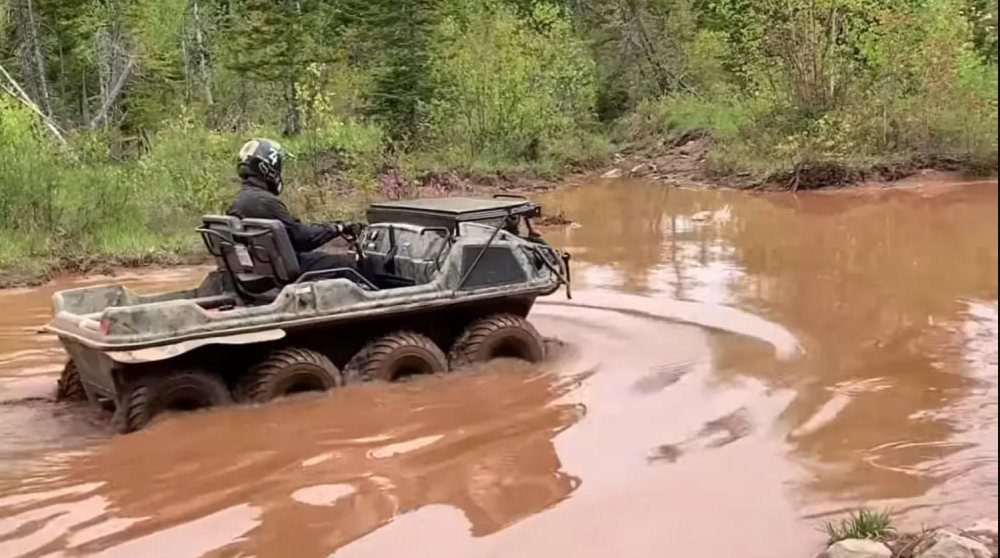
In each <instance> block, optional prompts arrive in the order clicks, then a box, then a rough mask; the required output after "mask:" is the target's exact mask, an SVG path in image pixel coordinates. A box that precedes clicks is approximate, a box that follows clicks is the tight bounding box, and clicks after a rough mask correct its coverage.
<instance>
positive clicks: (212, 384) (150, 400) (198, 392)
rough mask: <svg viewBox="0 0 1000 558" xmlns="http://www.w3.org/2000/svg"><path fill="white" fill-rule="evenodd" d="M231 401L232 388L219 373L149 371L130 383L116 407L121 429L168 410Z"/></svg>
mask: <svg viewBox="0 0 1000 558" xmlns="http://www.w3.org/2000/svg"><path fill="white" fill-rule="evenodd" d="M231 402H232V398H231V397H230V395H229V388H227V387H226V383H225V382H224V381H222V378H220V377H219V376H218V375H216V374H213V373H211V372H207V371H204V370H198V369H192V370H177V371H174V372H163V373H158V372H150V373H147V374H145V375H143V376H140V377H138V378H136V379H134V380H132V381H130V382H128V383H127V385H126V386H125V388H124V389H123V390H122V394H121V396H120V399H119V401H118V405H117V407H116V409H115V416H114V422H115V427H116V429H117V430H118V432H120V433H122V434H127V433H129V432H135V431H136V430H140V429H142V428H143V427H145V426H146V425H147V424H149V423H150V421H152V420H153V418H155V417H156V416H157V415H159V414H161V413H163V412H165V411H187V410H195V409H201V408H207V407H216V406H219V405H226V404H228V403H231Z"/></svg>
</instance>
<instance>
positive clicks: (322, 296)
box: [46, 198, 569, 431]
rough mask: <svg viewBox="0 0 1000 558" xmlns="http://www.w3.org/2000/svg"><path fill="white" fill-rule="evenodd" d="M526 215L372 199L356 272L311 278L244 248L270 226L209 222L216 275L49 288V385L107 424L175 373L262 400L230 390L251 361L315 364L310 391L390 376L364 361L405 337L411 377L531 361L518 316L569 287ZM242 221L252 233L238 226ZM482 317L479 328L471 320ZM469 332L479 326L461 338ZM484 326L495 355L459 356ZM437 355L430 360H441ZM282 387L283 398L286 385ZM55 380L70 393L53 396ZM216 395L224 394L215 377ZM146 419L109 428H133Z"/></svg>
mask: <svg viewBox="0 0 1000 558" xmlns="http://www.w3.org/2000/svg"><path fill="white" fill-rule="evenodd" d="M538 213H539V208H538V206H537V205H535V204H532V203H530V202H527V201H524V200H506V199H504V200H472V199H462V198H443V199H433V200H413V201H409V202H387V203H384V204H375V205H373V206H372V207H371V208H370V209H369V212H368V218H369V223H370V225H369V227H368V228H367V229H366V230H365V232H364V234H363V235H362V237H361V238H359V239H358V240H359V242H358V243H356V244H355V247H356V249H357V251H358V254H359V264H358V269H359V270H360V273H354V272H353V271H351V270H348V269H344V270H339V273H338V272H337V270H333V273H332V275H330V276H323V275H322V274H321V275H320V276H316V277H308V276H309V275H310V274H309V273H306V274H299V273H297V269H296V270H292V275H288V274H287V273H285V271H287V270H282V269H279V268H281V266H280V265H277V266H276V265H275V264H274V261H278V262H279V263H280V260H281V250H280V249H274V246H275V245H276V244H267V243H265V244H266V246H265V249H260V246H258V245H255V244H254V243H255V242H259V239H260V238H270V237H271V236H273V235H272V233H277V234H278V235H279V236H280V235H282V234H283V229H280V227H276V226H275V225H274V223H268V222H264V221H262V220H251V219H248V220H244V221H242V222H240V221H239V220H238V219H235V218H231V217H221V216H218V217H213V216H206V218H205V227H203V228H201V229H199V232H201V233H202V235H203V238H205V242H206V246H207V247H208V249H209V251H210V252H211V253H212V254H213V255H215V256H216V258H217V261H218V264H219V269H218V270H216V271H212V272H210V273H209V274H208V275H207V276H206V277H205V278H204V280H203V281H202V282H201V284H200V285H199V286H197V287H196V288H193V289H189V290H182V291H176V292H169V293H163V294H153V295H139V294H136V293H134V292H132V291H130V290H129V289H127V288H125V287H122V286H119V285H107V286H95V287H87V288H82V289H73V290H67V291H61V292H58V293H56V294H55V295H54V296H53V312H54V317H53V319H52V321H51V322H50V323H49V324H48V325H47V326H46V329H47V331H49V332H51V333H54V334H55V335H57V336H58V337H59V339H60V341H61V342H62V344H63V346H64V347H65V349H66V351H67V353H68V354H69V356H70V359H71V361H70V365H68V366H67V370H68V372H66V373H64V378H63V379H62V380H61V383H60V390H61V395H63V396H64V397H67V398H78V399H82V398H83V396H85V397H86V399H87V400H89V401H90V402H91V403H103V404H104V405H105V406H109V407H111V406H113V407H115V408H116V409H117V412H116V418H117V417H118V415H120V414H122V412H124V411H123V406H124V405H125V403H126V402H125V401H123V397H126V395H125V394H126V392H128V390H129V389H130V387H129V386H130V385H131V384H132V383H134V381H136V380H137V379H138V378H148V377H152V376H155V375H158V374H159V375H163V374H171V373H174V371H177V370H186V371H191V370H194V371H196V372H193V373H197V374H207V375H210V376H212V378H213V382H215V384H221V383H225V385H226V386H227V387H228V388H229V390H230V391H231V392H232V395H233V396H234V398H235V399H247V397H246V393H247V392H254V393H256V395H255V396H254V397H250V398H249V399H250V400H258V401H263V400H266V399H269V398H271V397H273V396H274V395H276V394H277V392H274V393H270V392H269V394H261V393H257V392H255V391H254V390H255V389H257V390H258V391H260V389H265V388H266V389H265V391H266V390H267V389H271V390H272V391H273V389H272V388H271V387H268V386H265V388H260V386H259V385H258V384H260V382H261V381H263V380H261V381H259V382H258V383H257V384H253V382H250V383H251V384H252V385H251V387H249V388H248V387H244V388H242V394H243V396H242V397H241V395H240V394H241V388H239V385H241V383H242V384H247V382H248V381H249V380H245V379H244V378H242V376H244V375H245V374H246V371H248V370H251V371H254V370H257V369H258V368H260V366H258V365H259V363H261V362H262V361H265V364H266V363H271V365H274V366H279V368H280V366H285V365H288V363H289V362H292V361H296V362H298V361H301V362H299V365H301V366H300V368H301V367H302V366H304V367H306V368H309V367H312V368H310V370H313V369H315V370H313V372H309V373H315V374H321V373H320V372H317V370H319V369H323V370H324V371H325V372H322V374H326V375H329V376H330V378H329V379H327V378H326V376H323V377H322V378H320V379H318V380H315V381H316V382H318V384H317V385H315V386H313V387H315V388H320V389H327V388H329V387H335V386H338V385H343V384H345V383H351V382H352V381H364V380H370V379H385V380H393V379H396V376H398V375H400V374H401V372H400V371H399V370H397V371H396V372H386V369H385V368H384V367H383V368H379V366H381V365H378V366H376V365H375V364H372V362H370V361H371V360H372V359H373V358H377V357H379V356H381V355H380V354H376V355H374V356H372V354H373V352H374V353H378V352H379V351H382V352H383V353H384V352H385V351H386V350H390V349H393V350H395V349H399V350H398V351H397V352H399V351H402V353H406V350H405V347H404V348H402V349H400V348H399V346H401V345H403V346H405V345H407V344H408V343H409V344H410V345H414V346H415V347H416V348H414V349H413V350H411V351H410V353H413V354H410V356H409V357H406V356H405V355H404V356H403V357H399V358H401V359H403V360H401V361H400V362H403V361H405V359H406V358H409V359H410V360H411V361H412V362H411V364H413V366H415V367H416V369H415V371H416V372H423V373H427V372H446V371H448V370H449V369H455V368H458V367H459V366H461V365H462V364H465V363H467V361H472V360H482V359H484V358H487V357H489V356H515V357H520V358H526V359H528V360H537V359H538V358H539V356H540V355H543V354H544V347H543V346H540V345H539V347H535V345H536V344H539V343H540V337H538V335H537V332H535V331H534V330H533V328H531V326H530V324H528V323H527V322H526V321H524V317H525V316H527V314H528V312H529V311H530V310H531V307H532V305H533V304H534V300H535V298H536V297H538V296H541V295H546V294H550V293H552V292H554V291H556V290H557V289H558V288H559V287H560V286H561V285H562V284H566V285H567V287H568V280H569V268H568V257H566V256H565V255H564V254H562V253H561V252H559V251H557V250H554V249H552V248H550V247H549V246H548V245H547V244H545V243H544V242H543V241H541V239H540V238H539V237H538V236H537V234H535V233H534V232H533V231H532V229H531V225H530V218H531V217H532V216H535V215H538ZM275 223H276V222H275ZM522 223H523V225H525V226H526V227H527V229H528V231H529V233H528V234H527V235H525V236H522V235H520V234H519V231H520V227H521V224H522ZM279 225H280V224H279ZM254 227H258V228H259V230H254V231H252V232H246V231H250V230H251V229H253V228H254ZM279 229H280V230H279ZM219 231H221V233H220V232H219ZM260 231H264V233H261V232H260ZM240 234H246V236H247V238H249V241H248V243H247V244H246V246H245V247H244V248H240V246H241V244H240V242H242V241H232V238H231V237H232V236H233V235H240ZM255 235H256V236H255ZM226 238H229V244H226V242H227V241H226ZM218 239H222V240H218ZM278 240H280V238H279V239H278ZM220 242H221V243H222V244H223V247H222V248H220V247H219V246H218V244H219V243H220ZM277 245H280V242H279V243H277ZM226 246H228V248H226ZM279 248H280V246H279ZM268 250H272V252H268ZM240 252H242V253H240ZM248 253H253V254H254V255H253V257H252V258H249V256H248ZM284 256H285V257H286V258H288V257H289V256H288V255H287V254H284ZM248 258H249V259H248ZM291 259H294V255H292V256H291ZM251 260H253V261H251ZM260 260H264V263H261V261H260ZM294 265H295V264H294V262H293V263H292V266H293V267H294ZM261 266H263V267H264V268H266V269H265V270H264V273H263V274H262V273H257V272H259V271H260V268H261ZM261 275H265V276H268V277H264V279H266V280H267V281H269V282H268V283H267V285H266V287H269V288H268V289H265V290H266V291H267V292H266V293H264V294H261V293H260V292H259V291H260V290H261V289H257V291H258V292H248V290H247V288H246V286H247V285H250V284H252V282H251V280H252V281H256V282H259V281H258V280H259V279H261ZM248 278H249V279H248ZM267 293H270V294H267ZM484 317H485V318H484ZM484 319H486V321H487V322H489V323H487V324H486V326H487V330H488V329H489V328H490V327H492V328H493V329H492V330H489V331H487V330H484V329H483V327H484V326H483V323H484V322H483V320H484ZM490 320H492V322H490ZM477 324H478V326H477ZM491 324H492V325H491ZM475 327H479V328H480V329H479V330H476V331H473V330H475ZM470 328H472V329H470ZM497 328H499V329H501V330H503V331H506V332H507V333H508V337H509V340H510V341H511V343H513V345H511V347H507V348H506V349H502V348H501V347H500V345H502V344H503V342H502V341H497V343H498V344H497V346H496V348H495V350H496V351H497V352H495V354H489V355H487V354H486V353H483V351H484V350H485V349H482V347H478V346H477V347H478V348H476V349H474V350H473V352H475V351H476V350H478V351H479V353H482V355H480V356H475V355H473V354H472V352H469V351H468V350H466V354H465V355H464V356H463V355H462V354H461V353H462V350H463V347H464V345H463V346H459V345H462V343H465V344H466V345H468V343H469V338H470V336H472V337H473V338H474V337H475V336H476V335H480V337H482V335H483V334H484V333H483V332H484V331H485V332H486V333H485V334H486V335H493V336H494V337H496V336H497V335H500V334H499V333H496V330H498V329H497ZM504 328H506V329H504ZM512 328H513V329H512ZM491 331H492V333H491ZM477 332H478V333H477ZM510 335H513V337H510ZM393 336H395V337H393ZM500 336H501V337H502V335H500ZM379 339H382V340H383V342H382V344H381V345H379V343H378V341H377V340H379ZM463 339H464V340H465V341H463ZM373 340H376V341H373ZM536 341H538V342H539V343H536ZM393 343H395V344H393ZM511 343H508V345H510V344H511ZM519 343H520V345H523V346H520V345H518V344H519ZM432 345H433V346H432ZM514 345H518V346H514ZM386 347H388V349H387V348H386ZM518 347H520V348H518ZM289 348H291V349H289ZM394 348H395V349H394ZM418 349H419V350H418ZM439 349H440V351H439ZM421 351H422V352H421ZM456 351H457V352H456ZM505 351H506V352H505ZM449 352H450V355H449V357H450V358H449V359H448V361H449V362H448V364H447V365H446V366H443V365H442V364H441V363H442V362H443V361H442V360H441V359H442V357H443V355H444V354H445V353H449ZM402 353H401V354H402ZM431 353H433V354H431ZM477 354H478V353H477ZM275 355H277V356H275ZM365 355H367V357H366V356H365ZM414 355H415V356H414ZM470 355H471V356H470ZM365 358H368V361H366V360H365ZM420 358H423V359H424V360H425V361H427V362H429V363H430V364H428V363H427V362H423V361H420ZM268 359H270V360H268ZM275 359H277V360H275ZM414 359H416V360H414ZM275 362H277V363H278V364H274V363H275ZM422 362H423V363H422ZM303 363H305V364H303ZM414 363H415V364H414ZM293 364H294V362H293ZM400 366H403V365H400ZM255 367H256V368H255ZM366 367H367V369H368V372H365V370H364V369H366ZM71 368H72V369H74V370H70V369H71ZM265 368H266V366H265ZM293 368H294V366H293ZM268 370H269V371H270V372H273V370H272V369H268ZM400 370H401V369H400ZM265 372H267V371H265ZM265 372H259V373H258V372H252V374H251V375H253V374H254V373H257V374H258V375H264V376H266V373H265ZM279 372H280V370H279ZM307 372H308V371H307ZM307 372H303V373H305V374H306V375H307V376H308V373H307ZM67 374H69V376H67ZM73 374H75V376H73ZM300 375H301V374H300ZM267 378H268V380H267V381H271V379H270V377H269V376H268V377H267ZM317 378H319V376H317ZM307 379H308V378H307ZM258 380H259V378H258ZM144 381H146V380H144ZM199 381H200V380H199ZM289 381H290V380H289ZM64 383H66V384H67V385H66V386H64V385H63V384H64ZM146 383H147V384H149V383H150V381H146ZM182 383H183V382H182ZM265 383H266V382H265ZM272 383H273V382H272ZM306 383H309V382H306ZM67 386H68V387H67ZM189 387H190V386H189ZM300 387H301V386H300ZM306 387H307V388H308V387H309V386H306ZM286 388H287V392H288V393H290V392H292V391H298V390H297V389H296V390H292V389H291V388H288V387H287V386H286ZM286 388H282V389H286ZM66 389H69V390H70V391H72V392H74V393H71V394H67V393H64V392H65V391H66ZM150 389H153V388H150ZM192 389H194V388H192ZM213 389H215V390H216V391H220V390H221V388H219V387H218V385H214V387H213ZM182 391H183V390H182ZM196 391H197V390H196ZM283 394H284V392H283V393H281V395H283ZM219 397H222V395H221V392H220V395H219ZM209 399H211V398H209ZM189 406H195V407H198V406H204V405H189ZM137 412H138V411H137ZM152 414H156V413H155V412H150V413H146V415H149V416H146V415H143V417H141V418H136V419H135V420H133V422H134V423H136V424H132V425H124V426H120V427H119V428H120V429H121V430H122V431H131V430H135V429H137V428H139V427H141V426H142V424H139V423H143V424H144V423H145V422H148V419H149V418H151V415H152ZM125 420H127V417H126V419H125Z"/></svg>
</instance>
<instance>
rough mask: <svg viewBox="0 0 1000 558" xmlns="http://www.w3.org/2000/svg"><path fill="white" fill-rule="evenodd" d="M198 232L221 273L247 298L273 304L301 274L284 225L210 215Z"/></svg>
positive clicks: (266, 221)
mask: <svg viewBox="0 0 1000 558" xmlns="http://www.w3.org/2000/svg"><path fill="white" fill-rule="evenodd" d="M198 231H199V232H200V233H201V236H202V239H203V240H204V242H205V247H206V248H208V251H209V253H211V254H212V255H213V256H215V258H216V261H217V262H218V264H219V269H220V270H222V271H226V272H227V273H228V274H229V276H230V277H231V278H232V280H233V282H234V283H235V285H236V287H237V290H238V291H239V292H240V294H241V295H242V296H243V297H244V298H247V299H250V300H253V301H256V302H269V301H270V300H273V299H274V297H275V296H277V294H278V292H279V291H280V290H281V287H283V286H285V285H287V284H288V283H291V282H293V281H295V280H296V279H298V277H299V275H300V273H301V271H300V268H299V259H298V256H297V255H296V254H295V249H294V248H293V247H292V243H291V241H290V240H289V239H288V232H287V231H286V230H285V226H284V225H283V224H282V223H281V222H280V221H275V220H271V219H243V220H240V219H238V218H236V217H230V216H223V215H206V216H204V217H203V218H202V227H201V228H200V229H198Z"/></svg>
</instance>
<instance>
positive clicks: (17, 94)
mask: <svg viewBox="0 0 1000 558" xmlns="http://www.w3.org/2000/svg"><path fill="white" fill-rule="evenodd" d="M0 73H2V74H3V77H4V78H6V79H7V82H8V83H9V84H10V85H9V86H8V85H4V84H0V87H3V90H4V91H6V92H7V93H8V94H9V95H10V96H11V97H14V98H15V99H17V100H18V101H21V103H22V104H24V105H25V106H26V107H28V108H30V109H31V110H32V112H34V113H35V114H37V115H38V117H39V118H41V119H42V123H44V124H45V127H46V128H48V129H49V131H50V132H52V135H54V136H55V137H56V139H57V140H59V143H61V144H63V145H66V144H67V142H66V138H65V137H63V132H62V131H61V130H60V129H59V125H58V124H56V123H55V121H54V120H52V119H51V118H50V117H49V116H48V115H46V114H45V113H44V112H42V110H41V109H40V108H38V105H36V104H35V103H34V101H32V100H31V97H29V96H28V94H27V93H25V92H24V89H22V88H21V86H20V84H18V83H17V81H16V80H15V79H14V78H13V77H11V75H10V74H9V73H7V69H6V68H4V67H3V65H2V64H0Z"/></svg>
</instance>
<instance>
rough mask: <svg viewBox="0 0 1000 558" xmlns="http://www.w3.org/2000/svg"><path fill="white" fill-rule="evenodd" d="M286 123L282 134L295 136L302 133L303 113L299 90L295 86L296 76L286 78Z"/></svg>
mask: <svg viewBox="0 0 1000 558" xmlns="http://www.w3.org/2000/svg"><path fill="white" fill-rule="evenodd" d="M284 97H285V107H286V108H285V123H284V129H283V130H282V133H283V134H284V135H286V136H294V135H297V134H298V133H299V132H301V131H302V111H301V110H299V90H298V86H297V85H296V84H295V76H292V75H289V76H287V77H286V78H285V87H284Z"/></svg>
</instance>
